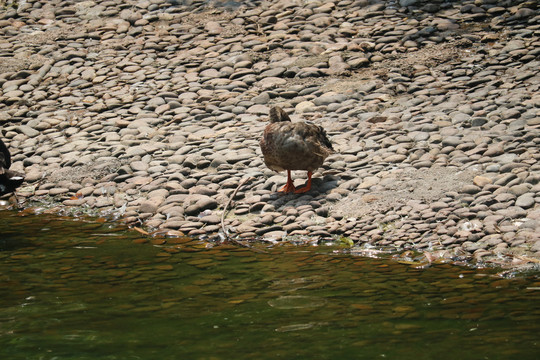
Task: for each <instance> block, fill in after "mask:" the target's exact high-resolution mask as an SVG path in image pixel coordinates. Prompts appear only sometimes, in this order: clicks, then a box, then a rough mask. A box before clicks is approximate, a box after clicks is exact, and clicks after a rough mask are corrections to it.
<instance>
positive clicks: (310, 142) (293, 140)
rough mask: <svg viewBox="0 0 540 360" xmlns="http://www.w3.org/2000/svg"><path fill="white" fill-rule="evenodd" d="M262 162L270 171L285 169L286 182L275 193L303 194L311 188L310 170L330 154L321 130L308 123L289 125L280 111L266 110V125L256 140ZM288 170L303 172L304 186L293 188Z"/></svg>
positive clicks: (287, 117)
mask: <svg viewBox="0 0 540 360" xmlns="http://www.w3.org/2000/svg"><path fill="white" fill-rule="evenodd" d="M260 145H261V151H262V153H263V156H264V163H265V164H266V166H268V168H269V169H271V170H274V171H277V172H279V171H283V170H287V183H286V184H285V186H283V187H282V188H281V189H280V190H279V191H280V192H287V193H288V192H294V193H297V194H299V193H304V192H306V191H308V190H309V189H311V176H312V175H313V171H315V170H316V169H318V168H319V167H321V165H322V164H323V162H324V159H326V157H327V156H328V155H330V154H332V153H333V152H334V149H333V148H332V144H331V143H330V140H328V137H327V136H326V132H325V131H324V129H323V128H322V127H320V126H318V125H315V124H313V123H309V122H297V123H293V122H291V119H290V118H289V116H288V115H287V113H286V112H285V111H283V109H281V108H280V107H277V106H276V107H274V108H272V109H270V124H268V125H267V126H266V128H265V129H264V134H263V137H262V139H261V141H260ZM291 170H306V171H307V172H308V173H307V175H308V181H307V183H306V186H304V187H301V188H298V189H296V188H295V187H294V184H293V181H292V178H291Z"/></svg>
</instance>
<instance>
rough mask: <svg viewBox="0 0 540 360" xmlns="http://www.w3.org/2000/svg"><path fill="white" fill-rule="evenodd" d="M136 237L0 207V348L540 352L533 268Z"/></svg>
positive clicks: (12, 352) (222, 354)
mask: <svg viewBox="0 0 540 360" xmlns="http://www.w3.org/2000/svg"><path fill="white" fill-rule="evenodd" d="M146 240H147V239H145V238H144V237H143V236H141V235H140V234H138V233H137V232H134V231H127V230H126V229H125V228H124V227H123V226H122V225H119V224H114V223H113V224H110V223H106V222H89V221H87V220H86V221H85V220H79V221H71V220H69V219H62V218H58V217H53V216H46V215H39V216H38V215H29V216H21V215H20V214H17V213H12V212H0V358H1V359H231V358H235V359H255V358H256V359H275V358H286V359H309V358H311V359H378V358H387V359H447V358H452V359H454V358H457V359H460V360H461V359H538V358H539V355H540V352H539V341H540V337H539V335H538V334H540V305H539V304H540V280H539V278H538V276H537V274H533V275H522V276H520V277H516V278H512V279H506V278H501V277H499V276H497V275H496V271H495V270H493V269H484V270H472V269H470V268H465V267H459V266H455V265H436V266H432V267H430V268H427V269H417V268H414V267H411V266H408V265H403V264H399V263H396V262H393V261H391V260H388V259H374V258H360V257H355V256H352V255H347V254H344V253H343V252H341V251H336V250H338V249H337V248H332V247H314V246H309V247H308V246H302V247H292V246H275V247H273V248H266V247H263V246H262V245H261V246H260V249H261V250H264V252H255V251H253V250H250V249H245V248H236V247H233V246H221V247H213V248H206V246H205V244H203V243H201V242H198V241H193V240H190V239H177V240H176V241H169V243H168V244H166V245H157V243H159V240H152V239H150V242H146V243H144V242H145V241H146ZM169 240H170V239H169ZM152 242H154V243H156V244H153V243H152ZM171 242H176V243H177V244H171Z"/></svg>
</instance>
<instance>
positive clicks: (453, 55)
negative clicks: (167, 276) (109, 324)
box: [0, 0, 540, 265]
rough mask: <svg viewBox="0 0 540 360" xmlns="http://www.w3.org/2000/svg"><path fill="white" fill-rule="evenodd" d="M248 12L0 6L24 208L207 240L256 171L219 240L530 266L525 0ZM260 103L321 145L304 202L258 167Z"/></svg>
mask: <svg viewBox="0 0 540 360" xmlns="http://www.w3.org/2000/svg"><path fill="white" fill-rule="evenodd" d="M246 3H247V2H245V3H244V5H242V6H241V7H240V8H227V7H225V6H221V5H222V4H221V3H220V2H214V3H208V2H201V1H184V2H182V1H180V2H178V1H164V0H142V1H117V0H108V1H83V2H72V1H55V0H53V1H49V0H47V1H30V0H28V1H20V2H18V4H15V5H13V4H11V3H10V2H8V4H5V2H4V3H3V5H0V6H2V8H1V11H0V87H1V89H0V126H1V128H0V135H1V136H2V139H4V141H5V142H6V145H8V147H9V148H10V150H11V152H12V155H13V165H12V169H13V170H16V171H20V172H24V173H26V183H25V184H24V186H23V187H22V188H20V189H19V191H18V196H19V200H20V201H23V206H24V207H30V206H31V207H36V206H38V207H40V208H43V207H45V208H48V209H49V210H48V211H59V212H67V213H72V214H79V213H92V214H107V215H113V216H117V217H120V218H122V219H124V220H125V221H126V222H129V223H132V224H137V225H138V226H143V227H144V228H145V229H147V230H148V231H156V232H157V233H161V234H167V235H168V236H169V238H174V237H178V236H182V235H184V234H185V235H189V236H204V237H208V238H214V237H216V234H217V233H218V232H219V231H220V229H221V224H220V217H221V213H222V211H223V209H224V207H225V205H226V204H227V202H228V201H229V198H230V197H231V196H232V194H233V192H234V191H235V189H236V188H237V187H238V186H239V184H240V183H241V182H242V181H243V180H244V179H245V178H246V177H253V179H252V180H251V181H250V182H248V183H247V184H246V185H244V186H242V187H241V188H240V189H239V191H238V193H237V194H236V195H235V197H234V201H233V203H232V205H231V211H230V213H229V214H228V216H227V217H226V218H225V226H226V228H227V229H228V232H229V234H230V235H231V236H237V237H238V238H244V239H251V238H266V239H285V240H297V239H309V240H310V241H320V240H323V241H324V240H332V239H338V240H346V241H350V240H352V241H354V242H356V243H358V245H359V246H363V245H365V244H370V245H376V246H391V247H397V248H399V249H417V250H422V251H427V252H429V253H430V254H435V253H436V256H441V257H444V258H454V259H455V258H465V259H474V260H476V261H479V262H498V261H505V262H512V263H513V264H515V265H519V264H522V263H526V262H531V263H534V262H538V260H537V259H539V258H540V183H539V180H540V164H539V161H538V160H539V159H540V91H539V87H540V59H539V54H540V13H539V10H538V3H537V2H536V1H492V0H475V1H456V2H443V1H419V0H400V1H378V2H377V1H367V0H366V1H362V0H360V1H352V0H349V1H347V0H345V1H335V2H329V1H272V2H249V3H247V5H246ZM226 4H230V3H226ZM274 105H279V106H281V107H282V108H284V109H285V110H286V111H288V112H289V113H290V114H291V118H292V119H293V121H299V120H303V119H307V120H311V121H313V122H315V123H317V124H320V125H322V126H323V127H324V128H325V129H326V130H327V133H328V135H329V137H330V138H331V140H332V142H333V143H334V148H335V149H336V154H334V155H332V156H330V157H329V158H328V159H327V160H326V162H325V165H324V167H323V168H321V169H319V172H317V173H315V175H314V182H313V190H312V191H310V192H309V193H307V194H302V195H294V194H289V195H281V194H276V189H278V188H279V187H281V186H282V185H283V184H284V183H285V181H286V174H285V173H281V174H276V173H273V172H271V171H270V170H268V169H267V168H266V167H265V166H264V163H263V160H262V155H261V152H260V149H259V145H258V140H259V138H260V136H261V134H262V131H263V129H264V126H265V125H266V116H267V114H268V111H269V109H270V107H272V106H274ZM294 178H295V179H296V185H300V184H301V183H302V182H303V181H305V173H302V172H296V173H295V174H294ZM36 204H41V205H36Z"/></svg>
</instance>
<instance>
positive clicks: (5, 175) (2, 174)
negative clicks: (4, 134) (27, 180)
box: [0, 139, 24, 196]
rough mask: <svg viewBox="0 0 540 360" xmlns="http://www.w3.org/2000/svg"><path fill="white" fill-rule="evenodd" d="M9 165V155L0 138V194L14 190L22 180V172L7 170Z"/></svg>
mask: <svg viewBox="0 0 540 360" xmlns="http://www.w3.org/2000/svg"><path fill="white" fill-rule="evenodd" d="M10 166H11V155H10V153H9V150H8V148H7V147H6V144H4V142H3V141H2V140H1V139H0V196H1V195H5V194H8V193H12V192H14V191H15V189H16V188H18V187H19V186H20V185H21V184H22V182H23V180H24V176H23V174H21V173H18V172H16V171H13V170H9V167H10Z"/></svg>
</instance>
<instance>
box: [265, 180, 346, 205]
mask: <svg viewBox="0 0 540 360" xmlns="http://www.w3.org/2000/svg"><path fill="white" fill-rule="evenodd" d="M339 181H340V178H339V177H337V176H335V175H325V176H324V178H320V177H316V178H313V179H312V181H311V189H310V190H309V191H307V192H305V193H300V194H295V193H280V192H275V193H273V194H271V195H270V199H268V201H267V203H268V204H270V205H273V206H274V208H275V209H279V208H282V207H284V206H301V205H306V204H311V203H312V202H313V201H320V200H322V199H326V197H327V196H328V194H329V193H330V191H331V190H332V189H335V188H337V187H338V185H339ZM301 186H304V184H300V185H299V186H298V187H301Z"/></svg>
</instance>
